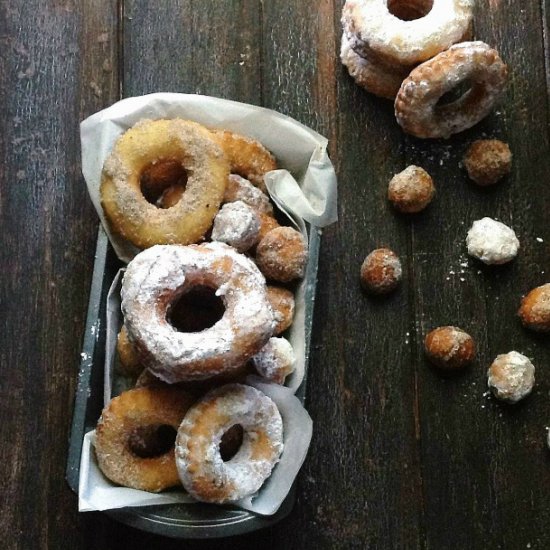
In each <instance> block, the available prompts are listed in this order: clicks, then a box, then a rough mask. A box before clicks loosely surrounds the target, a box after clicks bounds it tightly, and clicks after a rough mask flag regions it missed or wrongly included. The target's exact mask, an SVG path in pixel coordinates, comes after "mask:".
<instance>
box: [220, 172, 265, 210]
mask: <svg viewBox="0 0 550 550" xmlns="http://www.w3.org/2000/svg"><path fill="white" fill-rule="evenodd" d="M236 201H243V202H244V203H246V204H248V206H251V207H252V208H254V210H256V212H258V213H260V212H263V213H264V214H269V215H273V206H272V205H271V202H270V200H269V197H268V196H267V195H266V194H265V193H264V192H263V191H261V190H260V189H258V188H257V187H254V185H252V184H251V183H250V182H249V181H248V180H246V179H244V178H241V176H239V175H237V174H230V176H229V178H228V179H227V187H226V188H225V195H224V197H223V202H224V203H227V202H236Z"/></svg>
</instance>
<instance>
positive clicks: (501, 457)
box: [401, 1, 550, 549]
mask: <svg viewBox="0 0 550 550" xmlns="http://www.w3.org/2000/svg"><path fill="white" fill-rule="evenodd" d="M520 13H521V19H522V25H521V28H520V27H519V26H518V25H517V23H516V19H517V17H518V14H520ZM524 25H525V26H524ZM523 28H529V29H530V33H529V37H533V39H532V40H531V39H529V38H528V37H527V36H526V35H525V34H524V32H523V30H522V29H523ZM476 35H477V38H479V39H483V40H485V41H486V42H488V43H489V44H491V45H494V46H496V47H497V49H498V50H499V51H500V52H501V54H502V56H503V58H504V59H505V60H506V61H507V63H508V64H509V68H510V73H511V78H510V85H509V89H508V93H507V94H506V97H505V99H504V101H503V103H502V105H501V106H500V107H499V108H497V110H496V111H495V113H494V114H493V115H491V116H490V117H489V118H488V119H487V120H486V121H484V122H482V123H481V124H480V125H478V126H477V127H476V128H474V129H472V130H470V131H468V132H465V133H464V134H461V135H459V136H456V137H454V138H453V139H451V140H449V141H448V142H432V143H430V142H425V141H422V142H421V141H419V140H414V139H409V138H403V139H401V144H402V157H403V161H404V164H408V163H416V164H421V165H422V166H424V167H425V168H426V169H427V170H428V171H429V172H430V173H431V174H432V175H433V177H434V179H435V181H436V185H437V187H438V196H437V200H436V201H435V203H434V204H433V205H432V206H431V207H430V209H429V211H428V212H426V214H425V215H424V216H422V217H419V218H418V220H415V221H414V222H413V223H412V224H411V232H412V250H413V256H412V261H413V272H414V274H415V277H414V294H415V318H416V327H417V329H418V336H417V338H416V341H417V345H416V353H415V368H416V370H417V372H418V378H419V385H418V398H419V404H420V418H421V446H422V455H421V456H422V478H423V487H424V500H425V511H426V520H425V526H426V542H427V547H431V548H438V549H441V548H481V547H487V548H525V547H528V545H529V544H530V545H531V546H530V547H534V548H543V547H547V546H548V545H549V544H550V534H549V533H548V530H547V528H546V525H547V524H548V509H549V506H548V505H549V499H548V492H547V491H546V490H545V487H547V486H548V482H549V476H550V470H549V469H548V453H547V450H546V449H545V445H544V437H545V431H544V426H545V425H546V418H548V414H549V412H550V407H549V404H548V399H547V393H548V391H547V390H548V377H547V373H546V372H545V371H546V369H545V365H546V364H547V363H548V361H549V359H550V356H549V346H548V340H547V339H545V338H536V337H534V336H533V335H531V334H528V333H527V332H526V331H524V330H522V329H521V328H520V326H519V323H518V321H517V319H516V318H515V312H516V310H517V308H518V306H519V300H520V297H521V295H522V294H523V293H525V292H526V291H527V290H528V289H530V288H531V287H533V286H535V285H538V284H541V283H542V282H545V280H547V275H546V273H548V265H547V264H548V251H549V249H548V244H547V239H548V222H547V220H548V213H549V212H550V209H549V208H550V202H549V201H550V192H549V190H548V187H547V183H548V174H549V173H550V163H549V153H550V148H549V147H550V144H549V142H548V133H547V128H548V109H547V103H546V97H545V96H546V82H545V76H544V74H545V72H544V69H545V68H544V52H543V50H542V43H541V41H540V40H535V39H534V37H535V36H541V35H542V28H541V14H540V6H538V5H536V3H531V4H529V5H527V4H526V3H524V2H515V1H509V2H480V3H479V5H478V8H477V12H476ZM486 136H489V137H497V138H501V139H504V140H505V141H508V142H509V143H510V146H511V148H512V151H513V153H514V171H513V174H512V175H511V177H509V178H508V179H507V180H506V181H505V182H503V183H502V184H500V185H498V186H497V187H495V188H494V189H488V190H485V191H482V190H479V189H478V188H476V187H475V185H473V184H472V183H471V182H469V181H468V178H467V176H466V174H465V172H464V171H463V170H462V169H461V168H460V165H459V163H460V161H461V158H462V155H463V153H464V151H465V149H466V148H467V146H468V144H469V143H471V142H472V141H473V140H475V139H479V138H482V137H486ZM528 136H530V137H528ZM535 136H536V138H535ZM530 138H534V139H530ZM483 216H491V217H495V218H497V219H500V220H502V221H503V222H505V223H508V224H509V225H511V226H512V227H513V228H514V229H515V230H516V232H517V233H518V236H519V238H520V241H521V243H522V250H521V252H520V255H519V257H518V258H517V260H516V261H514V262H513V263H512V264H510V265H509V266H503V267H495V268H485V267H483V266H482V264H479V263H477V262H476V261H474V260H473V259H471V258H470V259H468V258H467V256H466V255H465V252H466V251H465V244H464V240H465V237H466V232H467V230H468V228H469V226H470V225H471V223H472V222H473V221H474V220H476V219H479V218H481V217H483ZM536 237H542V238H544V240H545V242H544V243H542V244H541V243H538V242H537V241H536V239H535V238H536ZM544 271H545V272H546V273H543V272H544ZM443 324H456V325H458V326H461V327H463V328H464V329H465V330H467V331H468V332H470V333H471V334H472V335H473V336H474V337H475V339H476V340H477V343H478V347H479V354H478V359H477V361H476V362H475V364H474V365H473V366H472V368H471V369H469V371H468V372H465V373H464V374H462V375H460V376H456V377H454V378H444V377H442V376H441V375H440V374H439V373H437V372H436V371H435V370H433V369H431V368H430V367H429V366H428V365H427V363H426V361H425V360H424V358H423V350H422V341H423V338H424V336H425V335H426V333H427V332H428V331H429V330H430V329H432V328H434V327H435V326H439V325H443ZM512 349H516V350H518V351H521V352H523V353H525V354H526V355H528V356H529V357H531V358H533V361H534V363H535V365H536V366H537V367H538V369H537V389H536V391H535V395H533V396H532V397H531V398H529V400H528V401H526V402H525V403H524V404H522V405H518V406H517V407H510V406H503V405H501V404H497V403H495V402H494V401H492V400H488V399H487V398H486V397H485V396H484V392H485V391H486V370H487V368H488V366H489V365H490V363H491V361H492V360H493V359H494V357H495V356H496V355H497V354H498V353H505V352H508V351H510V350H512ZM527 517H528V518H530V519H529V521H528V522H526V521H525V519H526V518H527Z"/></svg>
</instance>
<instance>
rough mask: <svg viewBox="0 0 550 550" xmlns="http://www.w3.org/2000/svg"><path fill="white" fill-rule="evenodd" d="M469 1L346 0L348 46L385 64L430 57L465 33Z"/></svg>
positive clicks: (469, 18) (344, 17)
mask: <svg viewBox="0 0 550 550" xmlns="http://www.w3.org/2000/svg"><path fill="white" fill-rule="evenodd" d="M473 4H474V0H348V1H347V2H346V3H345V5H344V9H343V12H342V24H343V26H344V31H345V33H346V35H347V37H348V39H349V40H350V42H351V47H352V48H353V49H354V50H355V51H356V52H357V53H358V54H359V55H361V56H362V57H364V58H373V56H375V57H376V58H377V59H379V60H380V61H381V62H383V63H385V64H387V65H388V66H390V67H398V66H409V67H411V66H413V65H415V64H417V63H421V62H422V61H426V60H427V59H430V58H431V57H433V56H434V55H436V54H438V53H440V52H442V51H444V50H446V49H447V48H448V47H449V46H451V45H452V44H455V43H456V42H459V41H460V40H462V39H463V37H464V36H466V35H467V34H469V29H470V25H471V21H472V8H473Z"/></svg>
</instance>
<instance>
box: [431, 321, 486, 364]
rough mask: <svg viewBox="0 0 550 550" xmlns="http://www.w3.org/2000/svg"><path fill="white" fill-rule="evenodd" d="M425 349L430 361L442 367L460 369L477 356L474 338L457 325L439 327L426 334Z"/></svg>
mask: <svg viewBox="0 0 550 550" xmlns="http://www.w3.org/2000/svg"><path fill="white" fill-rule="evenodd" d="M424 349H425V352H426V356H427V357H428V359H429V361H430V362H431V363H433V364H434V365H435V366H437V367H440V368H442V369H449V370H454V369H460V368H462V367H465V366H466V365H468V364H469V363H471V362H472V361H473V359H474V357H475V353H476V350H475V343H474V339H473V338H472V337H471V336H470V335H469V334H468V333H467V332H464V331H463V330H462V329H459V328H457V327H453V326H448V327H439V328H436V329H434V330H432V331H431V332H430V333H428V335H427V336H426V339H425V341H424Z"/></svg>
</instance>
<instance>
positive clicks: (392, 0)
mask: <svg viewBox="0 0 550 550" xmlns="http://www.w3.org/2000/svg"><path fill="white" fill-rule="evenodd" d="M433 4H434V0H388V11H389V12H390V13H391V14H392V15H393V16H395V17H397V18H398V19H402V20H403V21H414V20H415V19H420V18H421V17H424V16H426V15H428V13H430V11H431V10H432V8H433Z"/></svg>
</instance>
